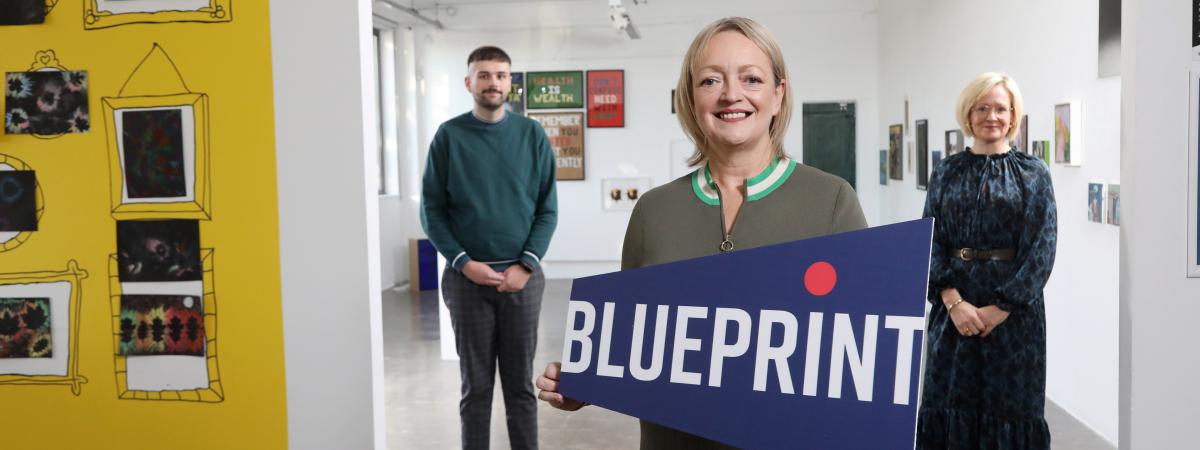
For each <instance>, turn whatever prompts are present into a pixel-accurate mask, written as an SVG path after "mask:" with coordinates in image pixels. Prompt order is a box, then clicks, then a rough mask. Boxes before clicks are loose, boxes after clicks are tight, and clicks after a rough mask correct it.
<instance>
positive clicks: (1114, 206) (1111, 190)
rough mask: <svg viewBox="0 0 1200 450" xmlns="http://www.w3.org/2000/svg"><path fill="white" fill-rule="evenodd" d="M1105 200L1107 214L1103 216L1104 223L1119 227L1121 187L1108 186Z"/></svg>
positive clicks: (1117, 185) (1116, 185) (1115, 185)
mask: <svg viewBox="0 0 1200 450" xmlns="http://www.w3.org/2000/svg"><path fill="white" fill-rule="evenodd" d="M1107 200H1108V214H1106V215H1105V216H1104V223H1107V224H1109V225H1116V226H1121V185H1119V184H1110V185H1108V199H1107Z"/></svg>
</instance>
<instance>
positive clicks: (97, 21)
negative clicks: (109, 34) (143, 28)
mask: <svg viewBox="0 0 1200 450" xmlns="http://www.w3.org/2000/svg"><path fill="white" fill-rule="evenodd" d="M232 3H233V0H208V6H206V7H201V8H198V9H195V10H186V11H185V10H174V11H155V12H127V13H114V12H111V11H105V10H102V9H100V4H99V2H98V1H97V0H84V3H83V28H84V29H85V30H98V29H103V28H111V27H118V26H121V25H133V24H161V23H179V22H198V23H225V22H231V21H233V9H232V8H233V6H232Z"/></svg>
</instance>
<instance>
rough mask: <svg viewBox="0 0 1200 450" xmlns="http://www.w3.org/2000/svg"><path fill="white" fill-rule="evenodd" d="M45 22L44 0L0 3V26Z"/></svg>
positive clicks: (17, 0) (10, 0) (6, 0)
mask: <svg viewBox="0 0 1200 450" xmlns="http://www.w3.org/2000/svg"><path fill="white" fill-rule="evenodd" d="M45 21H46V0H4V1H2V2H0V25H32V24H38V23H43V22H45Z"/></svg>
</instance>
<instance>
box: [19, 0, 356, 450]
mask: <svg viewBox="0 0 1200 450" xmlns="http://www.w3.org/2000/svg"><path fill="white" fill-rule="evenodd" d="M85 1H86V0H59V1H58V2H57V5H56V6H55V7H54V9H53V10H52V11H51V12H50V13H49V14H48V15H47V17H46V23H45V24H42V25H28V26H0V42H3V43H4V45H3V46H2V47H0V70H2V71H5V72H19V71H25V70H28V69H29V65H30V64H31V63H32V62H33V59H34V55H35V53H36V52H38V51H41V50H47V49H52V50H54V51H55V52H56V54H57V56H58V59H59V61H60V62H61V64H62V65H63V66H64V67H66V68H68V69H71V70H86V71H88V75H89V90H90V92H89V109H90V113H91V119H92V128H91V131H90V132H88V133H86V134H68V135H65V136H62V137H59V138H56V139H49V140H47V139H39V138H35V137H32V136H26V135H11V134H0V154H7V155H11V156H15V157H17V158H19V159H21V160H23V161H24V162H25V163H27V164H28V165H29V166H31V167H32V168H33V169H34V170H36V171H37V178H38V182H39V184H40V185H41V189H42V192H43V194H44V201H45V212H44V215H43V216H42V219H41V221H40V223H39V225H40V229H39V231H37V232H35V233H34V234H33V235H32V236H31V237H30V238H29V240H28V241H27V242H25V243H24V244H23V245H21V246H20V247H18V248H16V249H13V250H11V251H8V252H3V253H0V274H4V273H14V272H32V271H44V270H57V271H61V270H64V269H65V268H66V266H67V262H68V261H69V260H76V261H78V263H79V266H80V267H81V268H82V269H84V270H86V271H88V272H89V274H90V275H89V277H88V278H87V279H85V280H83V281H82V292H83V297H82V309H81V313H80V315H79V319H80V322H79V343H78V346H77V348H76V349H75V351H76V352H77V354H78V356H79V363H78V369H79V374H80V375H82V376H85V377H86V378H87V379H88V382H87V383H86V384H84V385H83V386H82V389H81V391H80V394H79V395H78V396H76V395H74V394H73V393H72V392H71V389H70V387H67V386H61V385H57V386H56V385H47V386H39V385H13V384H0V405H2V406H3V407H4V410H5V411H7V412H6V413H5V414H3V416H4V417H5V418H6V419H7V423H8V427H7V428H8V429H10V431H12V432H7V433H5V434H4V437H3V438H0V447H2V448H14V449H16V448H56V449H57V448H117V447H118V446H120V447H121V448H178V449H188V448H205V449H242V448H245V449H271V448H283V447H286V442H287V418H286V403H285V400H286V399H285V385H284V359H283V333H282V320H281V310H280V288H279V256H278V255H279V237H278V209H277V195H276V175H275V142H274V127H273V117H274V115H273V114H274V113H273V110H272V105H273V98H272V82H271V46H270V41H269V36H270V33H269V28H268V25H269V21H268V16H267V3H268V2H266V1H265V0H232V5H231V7H230V13H231V14H232V15H231V17H232V20H231V21H230V22H227V23H167V24H129V25H123V26H117V27H112V28H102V29H91V30H87V29H85V27H84V14H83V11H84V6H85V5H84V3H85ZM314 31H315V32H319V31H316V30H314ZM154 43H158V44H159V45H160V46H161V47H162V48H163V50H165V52H166V53H167V54H168V55H169V56H170V57H171V59H172V60H173V61H174V63H175V65H176V66H177V67H178V69H179V71H180V73H181V75H182V76H183V79H184V80H185V81H186V83H187V86H188V88H190V90H191V91H193V92H202V93H205V94H207V95H208V101H209V103H208V108H209V116H210V119H211V124H210V138H211V143H210V146H209V148H210V152H211V156H210V162H211V198H212V200H211V212H212V219H211V220H210V221H201V222H200V234H201V246H202V247H204V248H212V249H215V265H214V269H215V272H214V276H213V281H214V282H215V283H214V285H215V292H216V301H217V304H218V305H219V306H218V310H217V311H218V314H217V316H218V318H219V323H220V327H219V333H218V334H217V339H218V340H219V344H220V345H219V350H220V351H219V354H218V361H219V365H220V378H221V384H222V388H223V393H224V399H223V401H220V402H218V403H198V402H183V401H161V400H158V401H154V400H122V399H119V398H118V386H117V384H118V382H117V377H116V376H115V374H114V367H115V361H114V352H115V350H114V345H113V332H114V330H113V321H112V310H111V309H110V304H109V288H110V286H109V280H108V277H109V264H108V256H109V255H110V254H113V253H114V252H115V250H116V220H115V219H114V217H113V216H112V214H111V213H110V208H111V202H110V190H111V183H110V182H111V180H110V175H109V157H110V155H109V144H108V143H107V140H108V139H109V137H108V136H107V133H106V131H105V120H104V118H103V117H102V115H103V108H102V106H101V98H102V97H111V96H116V95H117V92H118V91H119V90H120V88H121V85H122V83H124V82H125V80H126V78H128V77H129V75H130V73H131V72H132V71H133V70H134V68H135V67H136V66H137V65H138V63H139V62H140V61H142V59H143V58H145V57H146V55H147V53H149V52H150V50H151V48H152V45H153V44H154ZM313 88H314V89H320V86H313ZM331 113H332V114H336V112H331ZM315 175H316V174H314V176H315ZM313 207H314V208H319V207H320V205H319V204H316V203H314V204H313ZM319 241H320V238H316V237H315V238H314V240H313V242H314V245H316V243H317V242H319ZM206 276H207V275H206ZM52 313H54V312H53V311H52ZM314 332H319V331H316V330H314ZM57 350H58V349H57V348H56V351H57Z"/></svg>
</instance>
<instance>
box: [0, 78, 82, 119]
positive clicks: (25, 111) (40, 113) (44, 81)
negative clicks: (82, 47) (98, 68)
mask: <svg viewBox="0 0 1200 450" xmlns="http://www.w3.org/2000/svg"><path fill="white" fill-rule="evenodd" d="M4 81H5V89H4V131H5V132H6V133H8V134H38V135H56V134H63V133H84V132H87V131H88V130H89V129H91V119H90V118H89V115H88V75H87V72H86V71H73V70H62V71H60V70H50V71H39V72H9V73H8V74H6V75H5V76H4Z"/></svg>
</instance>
